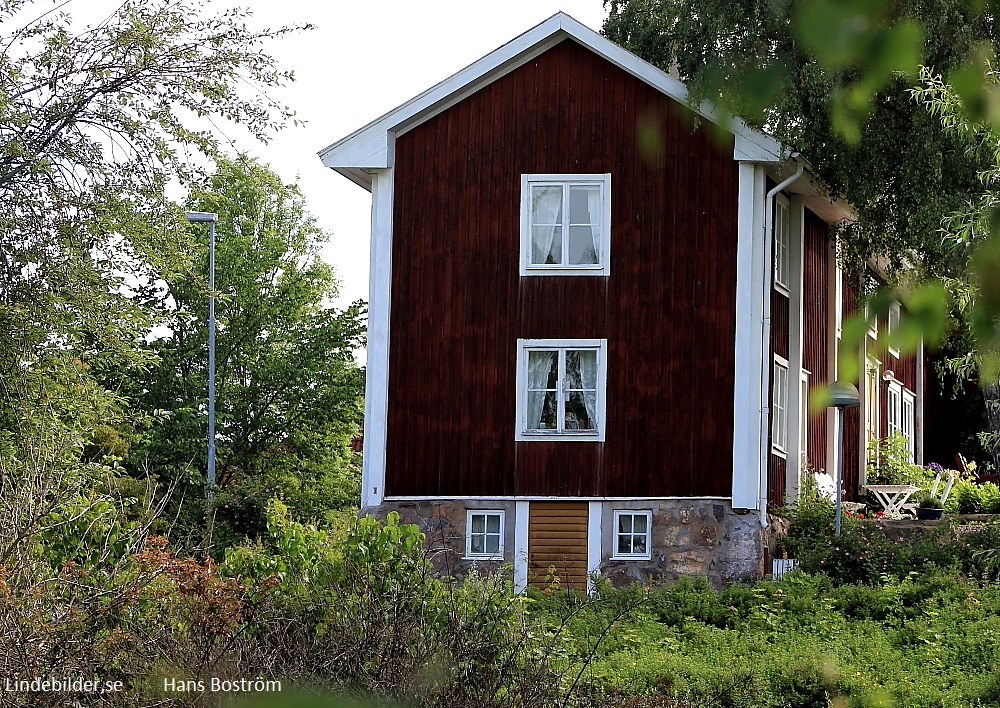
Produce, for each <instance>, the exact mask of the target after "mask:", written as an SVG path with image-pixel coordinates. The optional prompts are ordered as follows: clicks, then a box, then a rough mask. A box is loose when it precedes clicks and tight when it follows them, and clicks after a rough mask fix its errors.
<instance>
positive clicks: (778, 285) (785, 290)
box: [774, 280, 792, 297]
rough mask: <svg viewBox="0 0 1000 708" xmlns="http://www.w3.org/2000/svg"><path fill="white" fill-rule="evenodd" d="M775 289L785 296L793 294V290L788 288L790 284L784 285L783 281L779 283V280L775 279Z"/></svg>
mask: <svg viewBox="0 0 1000 708" xmlns="http://www.w3.org/2000/svg"><path fill="white" fill-rule="evenodd" d="M774 289H775V290H777V291H778V292H779V293H781V294H782V295H784V296H785V297H791V296H792V291H791V290H789V289H788V286H787V285H784V284H782V283H779V282H778V281H777V280H775V281H774Z"/></svg>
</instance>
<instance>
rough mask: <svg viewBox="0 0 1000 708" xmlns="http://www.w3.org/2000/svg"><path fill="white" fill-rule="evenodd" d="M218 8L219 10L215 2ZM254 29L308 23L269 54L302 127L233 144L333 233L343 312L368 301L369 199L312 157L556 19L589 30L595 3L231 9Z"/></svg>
mask: <svg viewBox="0 0 1000 708" xmlns="http://www.w3.org/2000/svg"><path fill="white" fill-rule="evenodd" d="M214 4H216V5H218V3H214ZM228 4H237V5H243V6H245V7H248V8H250V9H251V10H252V11H253V12H254V17H253V21H252V23H250V24H252V26H254V27H264V26H278V25H281V24H294V23H304V22H310V23H312V24H314V25H316V26H317V28H316V29H315V30H312V31H311V32H305V33H299V34H297V35H294V36H293V37H291V38H289V39H284V40H279V41H276V42H273V43H271V44H270V45H269V46H268V51H269V52H270V53H271V54H272V55H273V56H275V57H276V58H277V59H278V60H279V62H280V63H281V65H282V68H285V69H291V70H293V71H294V72H295V75H296V79H297V80H296V82H295V83H294V84H293V85H291V86H290V87H289V88H288V89H286V90H283V91H281V92H277V93H275V95H274V97H275V98H276V99H277V100H279V101H281V102H283V103H285V104H287V105H289V106H290V107H292V108H293V109H294V110H295V111H296V112H297V113H298V117H299V118H300V119H302V120H305V121H306V126H305V127H304V128H289V129H287V130H285V131H283V132H282V133H279V134H278V136H277V137H276V138H275V139H274V140H273V141H272V142H271V143H270V144H269V145H266V146H264V145H259V144H250V143H246V142H243V141H237V146H238V147H239V148H240V149H243V150H245V151H247V152H249V153H251V154H253V155H256V156H258V157H259V158H261V159H263V160H264V161H266V162H268V163H270V164H271V166H272V167H273V168H274V169H275V171H277V172H278V174H279V175H281V177H282V178H284V179H285V180H287V181H292V180H294V179H295V178H296V176H298V178H299V184H300V186H301V188H302V191H303V193H304V194H305V196H306V200H307V203H308V206H309V210H310V211H311V212H312V213H313V214H315V215H316V217H317V218H318V219H319V223H320V225H321V226H322V227H323V228H325V229H327V230H329V231H331V232H332V238H331V243H330V244H329V245H328V247H327V249H326V252H325V257H326V259H327V260H328V261H329V262H330V263H332V264H333V265H334V266H335V267H336V270H337V274H338V277H339V278H340V281H341V297H340V300H339V302H338V305H339V306H343V305H345V304H347V303H349V302H352V301H354V300H357V299H363V300H367V299H368V246H369V228H370V209H371V195H370V194H369V193H368V192H367V191H365V190H364V189H362V188H361V187H358V186H357V185H355V184H354V183H353V182H350V181H349V180H347V179H346V178H344V177H341V176H340V175H339V174H337V173H336V172H334V171H333V170H330V169H328V168H326V167H324V166H323V165H322V163H321V162H320V160H319V157H317V155H316V153H317V152H318V151H319V150H321V149H322V148H324V147H326V146H327V145H329V144H330V143H333V142H335V141H337V140H339V139H340V138H342V137H344V136H346V135H348V134H350V133H352V132H354V131H355V130H357V129H358V128H360V127H362V126H363V125H365V124H367V123H369V122H370V121H371V120H373V119H374V118H377V117H379V116H380V115H382V114H383V113H386V112H388V111H389V110H391V109H393V108H395V107H396V106H398V105H400V104H402V103H405V102H406V101H408V100H409V99H410V98H413V97H414V96H416V95H417V94H419V93H421V92H422V91H424V90H425V89H427V88H430V87H431V86H433V85H434V84H436V83H438V82H439V81H441V80H442V79H445V78H447V77H448V76H450V75H452V74H454V73H455V72H456V71H458V70H460V69H462V68H463V67H465V66H467V65H468V64H471V63H472V62H474V61H475V60H476V59H479V58H480V57H482V56H483V55H485V54H488V53H489V52H491V51H492V50H494V49H496V48H497V47H499V46H501V45H502V44H505V43H506V42H508V41H509V40H511V39H513V38H514V37H516V36H517V35H519V34H521V33H522V32H524V31H526V30H528V29H530V28H531V27H533V26H535V25H536V24H538V23H539V22H541V21H543V20H545V19H546V18H548V17H550V16H551V15H553V14H555V13H556V12H558V11H560V10H562V11H564V12H567V13H568V14H570V15H572V16H573V17H574V18H576V19H577V20H579V21H580V22H582V23H583V24H585V25H587V26H588V27H591V28H592V29H594V30H598V31H599V30H600V28H601V24H602V23H603V21H604V15H605V12H604V7H603V3H602V0H506V2H504V1H503V0H501V2H481V1H479V0H424V1H423V2H410V1H406V0H383V1H381V2H356V0H351V1H350V2H348V1H347V0H330V1H328V2H324V1H322V0H242V2H240V0H232V1H231V2H230V3H227V5H228Z"/></svg>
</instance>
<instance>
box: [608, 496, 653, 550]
mask: <svg viewBox="0 0 1000 708" xmlns="http://www.w3.org/2000/svg"><path fill="white" fill-rule="evenodd" d="M622 516H632V517H636V516H644V517H645V518H646V533H645V536H646V552H645V553H619V552H618V536H619V531H618V519H620V518H621V517H622ZM632 524H633V525H632V528H633V529H634V528H635V522H634V521H633V522H632ZM637 535H639V534H636V533H635V532H634V531H632V532H631V533H629V536H630V537H632V538H634V537H635V536H637ZM611 539H612V540H611V543H612V551H611V559H612V560H650V559H651V558H652V557H653V548H652V546H653V512H652V511H649V510H645V511H644V510H642V509H615V513H614V527H613V528H612V535H611ZM630 545H631V544H630Z"/></svg>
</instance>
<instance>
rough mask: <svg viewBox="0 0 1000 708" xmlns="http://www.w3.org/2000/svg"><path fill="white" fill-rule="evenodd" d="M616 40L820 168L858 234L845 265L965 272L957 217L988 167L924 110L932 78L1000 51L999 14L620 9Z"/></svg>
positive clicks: (907, 1)
mask: <svg viewBox="0 0 1000 708" xmlns="http://www.w3.org/2000/svg"><path fill="white" fill-rule="evenodd" d="M604 32H605V34H606V35H607V36H608V37H609V38H610V39H612V40H613V41H615V42H617V43H618V44H621V45H622V46H624V47H625V48H627V49H629V50H630V51H632V52H634V53H636V54H638V55H639V56H641V57H643V58H644V59H646V60H647V61H650V62H652V63H654V64H656V65H658V66H660V67H661V68H663V69H664V70H668V69H670V68H674V69H675V70H676V71H677V72H678V74H679V75H680V77H681V79H683V80H684V81H685V82H687V84H688V87H689V89H690V90H691V91H692V93H693V95H694V96H695V97H696V98H709V99H712V100H715V101H716V102H718V103H720V104H721V105H723V106H725V107H728V108H729V109H730V110H731V111H732V112H734V113H736V114H738V115H740V116H741V117H744V118H745V119H747V120H749V121H750V122H752V123H754V124H755V125H757V126H758V127H762V128H764V129H765V130H767V131H768V132H770V133H772V134H773V135H775V136H776V137H778V138H779V139H781V140H782V141H784V142H785V143H786V144H788V145H790V146H793V147H794V148H795V149H797V150H799V151H801V152H802V154H803V155H804V156H805V157H806V159H808V160H809V161H810V164H811V165H812V166H813V167H814V168H815V170H816V172H817V173H818V174H819V176H820V177H821V178H822V179H823V181H824V182H825V183H826V185H828V187H829V188H830V191H831V194H832V196H839V197H844V198H846V199H847V200H848V201H849V202H850V203H851V204H852V205H853V206H854V208H855V209H856V210H857V221H856V223H852V224H843V225H842V226H843V228H844V229H845V232H844V234H842V235H843V237H844V238H842V239H841V253H842V256H843V257H844V260H845V263H846V265H848V266H849V267H850V269H851V271H852V272H853V273H854V274H855V275H860V274H861V272H862V270H863V267H864V264H865V262H866V261H867V260H868V259H869V258H872V257H881V258H884V259H886V261H887V262H888V263H889V264H890V266H891V267H892V268H893V269H896V270H898V269H900V268H902V267H904V266H911V265H913V264H914V263H913V261H914V260H917V261H918V262H919V264H921V265H923V266H924V267H925V268H926V272H927V273H928V274H933V275H936V274H940V273H949V272H951V271H952V270H953V268H954V266H956V265H957V264H955V263H954V262H953V261H952V260H951V258H950V256H951V253H950V252H949V250H948V249H942V248H941V245H940V244H941V238H940V233H939V231H940V226H941V218H942V216H943V215H945V214H947V213H949V212H951V211H954V210H956V209H959V208H961V206H962V205H963V204H964V203H965V201H966V199H967V197H968V195H969V194H975V193H977V192H979V191H981V189H982V186H981V184H980V183H979V181H978V180H977V172H978V170H979V169H981V168H982V167H983V165H984V162H983V160H982V158H981V156H980V155H977V154H975V153H969V152H966V151H965V147H966V143H965V141H964V140H963V139H962V138H961V136H958V135H956V134H955V133H954V132H951V131H948V130H946V129H945V128H944V126H942V124H941V122H940V121H939V120H938V119H937V118H936V117H935V116H932V115H931V114H929V113H928V112H927V111H926V110H925V109H924V108H923V106H921V105H920V104H919V103H918V102H917V101H914V100H913V97H912V96H911V94H910V89H911V88H912V87H913V86H915V85H916V73H917V70H918V65H919V64H920V63H922V64H923V65H925V66H927V67H932V69H933V71H934V72H936V73H938V74H940V75H949V74H950V73H951V72H954V71H957V70H959V69H964V68H965V67H966V65H967V61H968V59H969V57H970V54H973V53H974V52H976V51H979V50H980V49H981V48H982V47H983V46H984V45H985V46H986V47H989V48H996V47H997V46H998V40H1000V35H998V30H997V27H996V22H995V20H994V16H993V13H992V11H991V10H989V9H988V8H987V7H985V6H984V5H983V4H982V3H976V2H969V1H967V0H936V1H935V2H924V1H923V0H899V1H896V2H892V3H889V2H887V1H885V0H882V1H879V0H875V1H874V2H872V1H870V0H848V1H846V2H836V1H834V0H787V1H784V2H765V3H760V2H750V1H748V0H737V1H736V2H731V1H729V0H725V1H724V0H610V3H609V15H608V18H607V21H606V23H605V25H604Z"/></svg>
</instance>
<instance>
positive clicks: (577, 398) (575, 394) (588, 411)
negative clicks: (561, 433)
mask: <svg viewBox="0 0 1000 708" xmlns="http://www.w3.org/2000/svg"><path fill="white" fill-rule="evenodd" d="M587 396H592V397H594V399H595V400H593V401H587V400H586V397H587ZM595 404H596V396H594V394H589V393H587V394H584V393H580V392H579V391H570V393H569V395H568V396H567V397H566V429H567V430H593V429H594V428H595V427H596V423H597V421H595V420H594V406H595Z"/></svg>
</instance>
